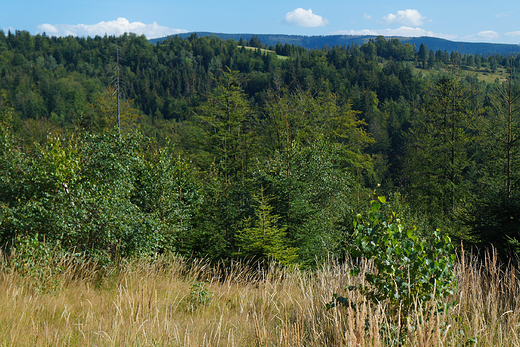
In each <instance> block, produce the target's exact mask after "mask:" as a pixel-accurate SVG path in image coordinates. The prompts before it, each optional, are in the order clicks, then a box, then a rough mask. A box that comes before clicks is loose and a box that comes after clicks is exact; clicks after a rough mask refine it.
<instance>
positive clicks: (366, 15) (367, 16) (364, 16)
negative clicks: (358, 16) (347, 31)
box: [363, 13, 372, 19]
mask: <svg viewBox="0 0 520 347" xmlns="http://www.w3.org/2000/svg"><path fill="white" fill-rule="evenodd" d="M363 18H365V19H372V16H371V15H369V14H366V13H365V14H364V15H363Z"/></svg>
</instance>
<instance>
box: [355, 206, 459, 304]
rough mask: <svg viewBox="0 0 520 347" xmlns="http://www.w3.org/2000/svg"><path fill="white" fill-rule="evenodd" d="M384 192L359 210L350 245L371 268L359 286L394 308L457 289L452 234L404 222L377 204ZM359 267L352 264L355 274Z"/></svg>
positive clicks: (369, 296)
mask: <svg viewBox="0 0 520 347" xmlns="http://www.w3.org/2000/svg"><path fill="white" fill-rule="evenodd" d="M385 203H386V199H385V198H384V197H381V196H380V197H378V200H375V201H371V207H370V210H369V211H368V213H367V214H366V216H361V215H358V216H357V219H356V221H355V222H354V225H355V232H354V240H353V242H352V243H351V245H350V247H349V250H350V252H351V254H352V255H353V256H354V257H364V258H366V259H370V260H372V261H373V264H374V271H372V272H366V273H365V280H366V282H367V284H366V285H363V284H362V285H360V286H359V288H358V289H359V290H360V291H361V293H363V294H364V295H366V297H367V298H368V299H370V300H372V301H374V302H376V303H377V302H381V301H386V302H388V304H389V306H390V308H391V309H392V310H394V311H395V312H397V311H398V310H399V309H400V308H401V307H402V308H403V309H404V310H405V311H406V312H407V311H408V310H409V309H411V308H412V305H413V304H414V302H415V301H416V300H418V301H419V302H425V301H431V300H436V299H439V298H444V297H447V296H449V295H452V294H453V293H454V292H455V289H456V278H455V275H454V272H453V270H454V266H455V253H454V248H453V245H452V244H451V240H450V238H449V237H448V236H447V235H443V234H441V232H440V231H439V230H435V231H433V232H432V233H431V234H430V235H429V237H426V238H425V237H424V236H423V235H421V234H420V233H419V231H418V230H416V228H414V227H413V228H411V227H409V226H406V224H404V223H403V222H402V221H401V220H400V218H399V216H398V215H397V214H396V213H395V212H392V213H385V212H384V211H383V209H382V208H381V205H382V204H385ZM359 273H360V269H359V268H355V269H353V270H352V275H358V274H359Z"/></svg>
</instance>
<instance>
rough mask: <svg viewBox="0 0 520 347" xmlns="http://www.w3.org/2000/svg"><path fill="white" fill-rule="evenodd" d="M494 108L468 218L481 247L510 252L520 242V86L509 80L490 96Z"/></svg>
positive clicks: (467, 220)
mask: <svg viewBox="0 0 520 347" xmlns="http://www.w3.org/2000/svg"><path fill="white" fill-rule="evenodd" d="M489 96H490V97H489V99H490V101H491V107H490V108H489V112H488V116H487V117H486V121H485V123H484V126H483V129H484V131H483V133H484V136H483V139H482V141H481V146H482V149H481V151H482V157H483V158H485V159H484V160H482V162H481V164H480V170H479V172H480V173H481V175H480V177H479V179H478V182H477V183H478V184H477V189H478V195H479V199H478V200H477V201H476V202H475V204H474V205H473V206H472V208H471V209H470V210H469V211H468V215H466V216H465V219H464V220H465V222H466V224H467V225H469V226H470V228H471V235H472V236H473V238H474V240H475V241H476V242H478V243H479V244H482V245H486V244H494V245H495V246H497V247H498V249H500V250H502V251H506V250H508V248H509V244H513V245H516V246H515V247H514V248H515V249H514V251H515V252H517V253H518V252H519V251H520V248H519V247H518V241H519V240H520V189H519V182H520V160H519V157H518V155H519V154H520V147H519V146H520V118H519V115H520V114H519V111H520V103H519V101H520V86H519V85H518V84H515V83H514V82H513V59H512V57H511V60H510V76H509V80H508V81H507V82H506V83H503V84H502V85H497V86H496V89H495V90H494V91H493V92H491V93H490V95H489Z"/></svg>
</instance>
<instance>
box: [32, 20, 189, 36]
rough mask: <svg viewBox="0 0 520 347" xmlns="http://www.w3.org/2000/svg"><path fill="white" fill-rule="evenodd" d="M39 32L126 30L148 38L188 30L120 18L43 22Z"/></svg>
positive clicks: (73, 33) (89, 33)
mask: <svg viewBox="0 0 520 347" xmlns="http://www.w3.org/2000/svg"><path fill="white" fill-rule="evenodd" d="M36 28H37V29H38V31H39V32H45V33H47V34H50V35H51V36H69V35H71V36H91V37H94V36H96V35H99V36H104V35H105V34H107V35H109V36H111V35H116V34H117V35H121V34H123V33H125V32H127V33H135V34H137V35H142V34H144V35H145V36H146V37H147V38H149V39H151V38H157V37H164V36H168V35H173V34H179V33H183V32H187V30H183V29H171V28H168V27H164V26H161V25H159V24H157V22H153V23H152V24H144V23H141V22H132V23H130V22H129V21H128V20H127V19H126V18H118V19H117V20H113V21H109V22H100V23H97V24H77V25H70V24H47V23H45V24H42V25H38V26H37V27H36Z"/></svg>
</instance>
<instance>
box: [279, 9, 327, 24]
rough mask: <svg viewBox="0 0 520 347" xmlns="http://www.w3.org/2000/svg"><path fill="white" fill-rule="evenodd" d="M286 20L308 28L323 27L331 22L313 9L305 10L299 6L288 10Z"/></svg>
mask: <svg viewBox="0 0 520 347" xmlns="http://www.w3.org/2000/svg"><path fill="white" fill-rule="evenodd" d="M285 21H286V22H287V23H289V24H292V25H296V26H301V27H306V28H314V27H322V26H324V25H327V24H328V23H329V21H328V20H327V19H326V18H323V17H322V16H318V15H317V14H314V13H312V10H311V9H308V10H304V9H303V8H297V9H296V10H294V11H291V12H288V13H287V14H286V15H285Z"/></svg>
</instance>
